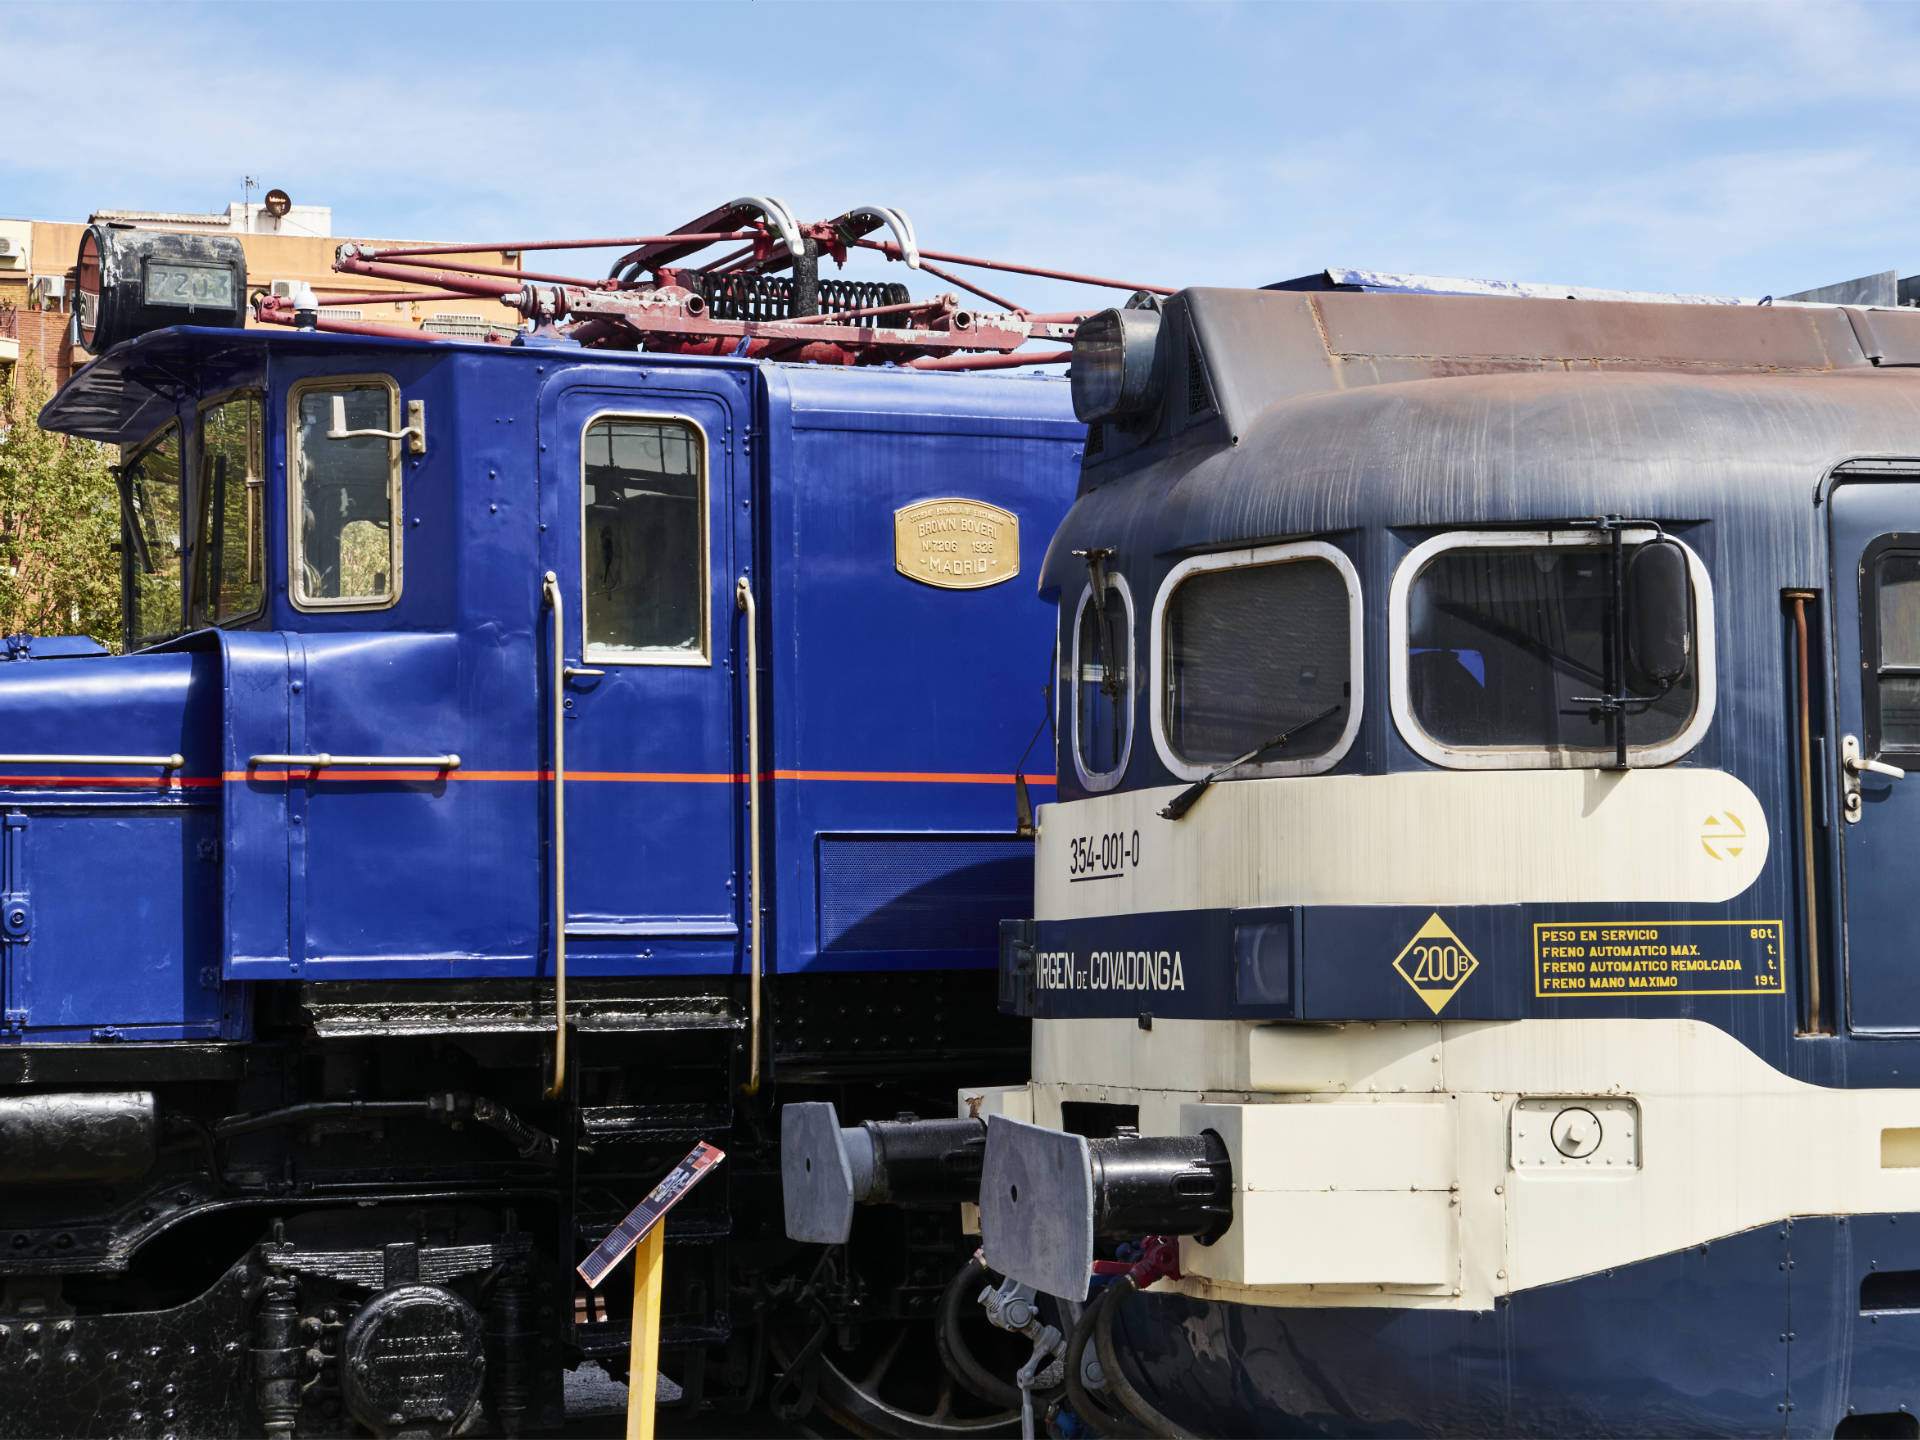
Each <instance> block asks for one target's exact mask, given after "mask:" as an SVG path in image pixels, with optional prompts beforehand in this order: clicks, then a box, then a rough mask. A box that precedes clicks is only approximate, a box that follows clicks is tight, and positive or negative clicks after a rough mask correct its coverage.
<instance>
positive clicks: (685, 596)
mask: <svg viewBox="0 0 1920 1440" xmlns="http://www.w3.org/2000/svg"><path fill="white" fill-rule="evenodd" d="M581 468H582V475H581V486H580V501H581V523H580V541H581V552H582V553H581V567H580V573H581V581H582V584H583V585H584V587H585V591H586V595H585V603H584V606H583V610H584V613H585V617H586V620H585V627H586V628H585V636H586V653H587V658H588V659H589V660H594V661H605V662H609V663H612V664H667V665H672V664H682V665H684V664H702V663H704V662H705V661H706V659H707V655H708V647H707V592H708V588H709V586H708V578H707V543H706V529H707V524H706V514H707V454H706V437H705V435H703V434H702V433H701V431H700V429H699V427H698V426H696V425H694V424H693V423H692V422H690V421H686V420H674V419H652V418H645V417H638V416H636V417H631V418H629V417H624V416H604V417H602V418H600V419H598V420H595V421H594V422H593V423H592V424H591V425H589V426H588V427H587V430H586V433H585V435H584V436H583V437H582V439H581Z"/></svg>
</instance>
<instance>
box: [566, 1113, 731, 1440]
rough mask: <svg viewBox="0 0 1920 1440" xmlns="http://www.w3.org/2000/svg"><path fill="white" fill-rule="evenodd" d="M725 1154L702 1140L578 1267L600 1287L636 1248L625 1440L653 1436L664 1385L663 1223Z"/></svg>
mask: <svg viewBox="0 0 1920 1440" xmlns="http://www.w3.org/2000/svg"><path fill="white" fill-rule="evenodd" d="M726 1158H727V1157H726V1155H725V1154H724V1153H723V1152H722V1151H721V1149H720V1148H719V1147H718V1146H717V1145H709V1144H708V1143H707V1142H706V1141H704V1140H702V1141H701V1142H700V1143H699V1144H698V1145H696V1146H694V1147H693V1149H692V1150H690V1151H688V1152H687V1158H686V1159H684V1160H682V1161H681V1162H680V1163H679V1164H678V1165H676V1166H674V1167H673V1172H672V1173H671V1174H670V1175H668V1176H667V1178H666V1179H664V1180H662V1181H661V1182H660V1183H659V1184H658V1185H656V1186H654V1187H653V1192H652V1193H651V1194H650V1195H648V1196H647V1198H646V1199H644V1200H642V1201H641V1202H640V1203H639V1204H638V1205H636V1206H634V1207H633V1210H632V1212H631V1213H629V1214H628V1216H627V1218H626V1219H624V1220H622V1221H621V1222H620V1223H619V1224H618V1225H616V1226H614V1228H613V1230H612V1232H611V1233H610V1234H609V1235H608V1236H607V1238H606V1239H604V1240H602V1241H601V1242H600V1243H599V1245H597V1246H596V1247H595V1248H594V1252H593V1253H592V1254H591V1255H589V1256H588V1257H587V1258H586V1259H584V1260H582V1261H581V1262H580V1264H579V1265H578V1266H576V1267H575V1268H576V1270H577V1271H578V1272H579V1275H580V1278H581V1279H582V1280H585V1281H586V1282H587V1284H588V1285H589V1286H591V1287H592V1288H593V1289H595V1290H598V1289H599V1288H600V1286H601V1283H602V1282H603V1281H605V1280H606V1278H607V1276H609V1275H610V1274H612V1273H613V1268H614V1266H616V1265H618V1264H619V1263H620V1262H621V1260H622V1259H624V1258H625V1257H626V1254H627V1252H628V1251H629V1250H632V1251H635V1252H636V1253H635V1255H634V1257H633V1332H632V1337H631V1339H630V1340H629V1342H628V1349H627V1440H653V1411H654V1400H655V1397H656V1395H657V1393H658V1391H659V1388H660V1290H661V1283H662V1281H663V1280H664V1279H665V1277H666V1249H667V1228H666V1226H665V1225H663V1224H662V1223H661V1222H662V1221H663V1220H664V1219H665V1218H666V1214H667V1211H669V1210H671V1209H672V1208H673V1207H674V1205H675V1204H677V1203H678V1202H679V1200H680V1199H681V1197H683V1196H684V1195H685V1194H686V1193H687V1192H688V1191H689V1190H691V1189H693V1187H694V1186H695V1185H697V1184H699V1183H700V1181H701V1180H702V1179H703V1178H704V1177H705V1176H706V1173H707V1172H708V1171H709V1170H711V1169H713V1167H714V1166H716V1165H718V1164H719V1163H720V1162H721V1161H722V1160H724V1159H726Z"/></svg>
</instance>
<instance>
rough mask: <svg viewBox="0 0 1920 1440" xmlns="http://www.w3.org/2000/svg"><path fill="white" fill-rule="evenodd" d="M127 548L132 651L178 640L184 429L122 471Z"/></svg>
mask: <svg viewBox="0 0 1920 1440" xmlns="http://www.w3.org/2000/svg"><path fill="white" fill-rule="evenodd" d="M120 486H121V495H122V497H123V500H124V503H125V507H126V510H125V514H126V540H125V544H126V547H127V549H128V550H129V551H130V552H131V553H130V554H129V555H128V557H127V562H126V570H125V573H126V575H127V583H126V587H125V588H126V606H125V608H126V616H125V622H124V623H125V627H126V637H127V648H128V649H129V650H138V649H140V648H142V647H143V646H147V645H157V644H159V643H160V642H161V641H162V640H167V639H171V638H172V637H173V636H175V635H178V634H179V633H180V632H181V630H182V628H183V627H184V620H183V618H182V609H181V604H180V551H181V543H182V538H183V531H184V529H185V519H186V517H185V516H184V515H183V514H182V512H181V505H180V427H179V426H178V425H168V426H167V427H166V428H165V429H164V430H162V431H161V432H160V433H159V434H158V435H156V436H154V438H153V439H151V440H149V441H147V442H146V444H144V445H143V446H141V448H140V449H139V450H138V451H137V452H136V453H135V455H134V456H133V458H132V459H131V460H129V461H127V462H126V464H125V465H124V466H122V467H121V471H120Z"/></svg>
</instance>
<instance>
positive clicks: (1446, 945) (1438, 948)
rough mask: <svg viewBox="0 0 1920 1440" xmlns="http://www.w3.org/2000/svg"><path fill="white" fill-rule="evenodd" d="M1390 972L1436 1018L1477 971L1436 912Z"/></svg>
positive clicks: (1457, 937) (1396, 960)
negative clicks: (1402, 982)
mask: <svg viewBox="0 0 1920 1440" xmlns="http://www.w3.org/2000/svg"><path fill="white" fill-rule="evenodd" d="M1393 968H1394V969H1396V970H1398V971H1399V972H1400V976H1401V978H1402V979H1404V980H1405V981H1406V982H1407V984H1409V985H1411V986H1412V987H1413V991H1414V994H1416V995H1418V996H1419V997H1420V998H1421V999H1422V1000H1424V1001H1426V1002H1427V1008H1428V1009H1429V1010H1431V1011H1433V1013H1434V1014H1436V1015H1438V1014H1439V1013H1440V1011H1441V1010H1442V1009H1443V1008H1444V1007H1445V1005H1446V1003H1447V1002H1448V1001H1449V1000H1451V999H1453V997H1454V993H1455V992H1456V991H1458V990H1459V988H1460V987H1461V986H1462V985H1464V984H1466V983H1467V977H1468V976H1469V975H1471V974H1473V972H1474V971H1475V970H1478V969H1479V968H1480V962H1479V961H1478V960H1476V959H1474V958H1473V952H1472V951H1470V950H1468V949H1467V947H1466V946H1465V945H1462V944H1461V943H1460V937H1459V936H1458V935H1456V934H1454V933H1453V931H1451V930H1450V929H1448V928H1447V922H1446V921H1444V920H1442V919H1441V918H1440V913H1439V912H1438V911H1437V910H1436V911H1435V912H1434V913H1433V914H1432V915H1430V916H1428V917H1427V923H1426V924H1424V925H1422V926H1421V927H1420V928H1419V929H1418V930H1417V931H1415V932H1414V936H1413V939H1411V940H1409V941H1408V942H1407V948H1406V949H1404V950H1402V951H1401V952H1400V953H1399V954H1398V955H1396V956H1395V957H1394V961H1393Z"/></svg>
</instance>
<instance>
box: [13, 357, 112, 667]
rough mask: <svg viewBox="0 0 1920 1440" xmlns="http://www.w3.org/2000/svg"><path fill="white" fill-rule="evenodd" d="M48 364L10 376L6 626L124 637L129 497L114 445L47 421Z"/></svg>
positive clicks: (30, 366)
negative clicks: (54, 428) (118, 478)
mask: <svg viewBox="0 0 1920 1440" xmlns="http://www.w3.org/2000/svg"><path fill="white" fill-rule="evenodd" d="M52 389H53V387H52V384H51V383H50V382H49V380H48V379H47V376H46V374H45V372H44V371H42V370H41V369H40V368H39V366H37V365H33V364H31V363H24V362H23V363H20V364H16V365H15V366H14V367H13V370H12V373H11V374H10V375H5V377H4V379H0V635H13V634H18V633H20V632H23V631H24V632H25V633H27V634H30V635H76V634H84V635H91V636H93V637H94V638H95V639H97V640H100V641H103V642H105V643H106V644H108V645H111V646H113V647H114V648H116V649H117V648H119V642H120V556H119V553H118V545H119V540H120V497H119V491H118V489H117V487H116V486H115V483H114V478H113V469H112V467H113V465H114V462H115V459H116V458H117V457H116V456H115V453H114V450H113V448H112V447H111V446H107V445H101V444H98V443H97V442H95V441H92V440H77V439H74V438H73V437H72V436H69V435H56V434H54V433H52V432H51V431H47V430H42V429H41V428H40V426H39V424H38V423H37V422H36V419H35V417H36V416H37V415H38V414H39V412H40V407H41V406H42V405H44V404H45V403H46V402H47V400H48V398H49V397H50V396H51V394H52Z"/></svg>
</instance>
